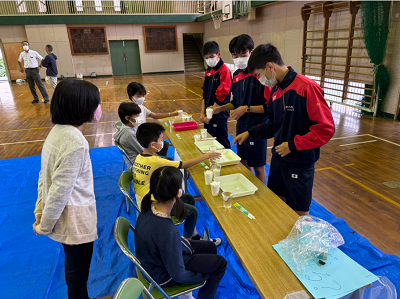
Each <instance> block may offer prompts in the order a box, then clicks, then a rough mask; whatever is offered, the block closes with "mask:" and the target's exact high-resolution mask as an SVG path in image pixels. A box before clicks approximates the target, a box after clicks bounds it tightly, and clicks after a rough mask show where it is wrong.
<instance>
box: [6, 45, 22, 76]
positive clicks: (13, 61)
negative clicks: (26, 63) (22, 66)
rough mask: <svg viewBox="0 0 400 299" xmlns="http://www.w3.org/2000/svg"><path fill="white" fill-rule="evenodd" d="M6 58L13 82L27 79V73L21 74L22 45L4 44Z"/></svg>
mask: <svg viewBox="0 0 400 299" xmlns="http://www.w3.org/2000/svg"><path fill="white" fill-rule="evenodd" d="M3 49H4V58H5V60H6V62H7V66H8V72H9V74H10V77H11V78H10V79H11V80H17V79H25V73H21V71H20V70H19V65H18V57H19V54H20V53H21V52H22V51H23V49H22V46H21V43H10V44H3Z"/></svg>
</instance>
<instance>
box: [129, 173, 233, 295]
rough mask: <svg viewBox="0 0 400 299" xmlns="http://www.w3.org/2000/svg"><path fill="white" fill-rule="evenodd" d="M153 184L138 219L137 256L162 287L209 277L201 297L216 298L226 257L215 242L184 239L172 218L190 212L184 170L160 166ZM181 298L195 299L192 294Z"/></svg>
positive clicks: (200, 291)
mask: <svg viewBox="0 0 400 299" xmlns="http://www.w3.org/2000/svg"><path fill="white" fill-rule="evenodd" d="M149 185H150V187H149V192H148V193H147V194H146V196H145V197H144V198H143V201H142V206H141V213H140V215H139V217H138V219H137V222H136V229H135V249H136V256H137V258H138V259H139V261H140V263H141V264H142V266H143V268H144V269H145V270H146V271H147V272H148V273H149V274H150V276H152V277H153V279H154V280H155V281H156V282H157V283H158V284H159V285H160V286H161V287H171V286H174V285H177V284H179V283H185V284H191V283H200V282H202V281H205V280H206V284H205V285H204V286H203V287H202V288H201V289H200V290H199V293H198V296H197V299H212V298H214V297H215V294H216V292H217V289H218V285H219V283H220V281H221V279H222V277H223V276H224V274H225V270H226V266H227V262H226V260H225V258H223V257H222V256H219V255H217V247H216V246H215V244H213V243H212V242H207V241H201V240H200V241H195V240H185V239H183V238H181V236H180V234H179V231H178V228H177V227H176V226H175V225H174V223H173V222H172V219H171V212H172V211H173V210H175V216H176V217H178V218H184V217H185V213H186V209H185V205H184V203H183V201H182V200H181V198H180V196H182V190H181V189H180V188H181V186H182V173H181V172H180V170H179V169H177V168H176V167H171V166H165V167H160V168H158V169H156V170H155V171H154V172H153V173H152V175H151V178H150V183H149ZM152 198H153V199H152ZM179 298H193V299H194V297H193V296H192V294H191V293H188V294H185V295H183V296H179Z"/></svg>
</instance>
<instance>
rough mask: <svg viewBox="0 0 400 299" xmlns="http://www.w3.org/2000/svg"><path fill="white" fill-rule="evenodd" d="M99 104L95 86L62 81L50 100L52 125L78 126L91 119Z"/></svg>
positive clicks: (84, 82) (79, 81)
mask: <svg viewBox="0 0 400 299" xmlns="http://www.w3.org/2000/svg"><path fill="white" fill-rule="evenodd" d="M100 103H101V101H100V92H99V89H98V87H97V86H96V85H94V84H92V83H90V82H88V81H84V80H76V79H68V80H62V81H61V82H60V83H58V84H57V87H56V89H55V91H54V94H53V97H52V98H51V104H50V113H51V121H52V122H53V124H59V125H72V126H80V125H82V124H84V123H86V122H89V121H91V120H92V119H93V116H94V112H95V111H96V109H97V107H98V106H99V104H100Z"/></svg>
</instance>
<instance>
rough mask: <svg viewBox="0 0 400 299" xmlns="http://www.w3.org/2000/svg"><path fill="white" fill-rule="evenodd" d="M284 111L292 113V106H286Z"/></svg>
mask: <svg viewBox="0 0 400 299" xmlns="http://www.w3.org/2000/svg"><path fill="white" fill-rule="evenodd" d="M285 108H286V111H294V107H293V106H286V107H285Z"/></svg>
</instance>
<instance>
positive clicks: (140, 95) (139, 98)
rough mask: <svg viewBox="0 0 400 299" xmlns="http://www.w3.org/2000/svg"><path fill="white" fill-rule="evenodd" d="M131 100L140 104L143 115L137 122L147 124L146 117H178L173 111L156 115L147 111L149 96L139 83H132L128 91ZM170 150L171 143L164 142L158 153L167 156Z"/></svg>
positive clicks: (134, 130) (135, 128)
mask: <svg viewBox="0 0 400 299" xmlns="http://www.w3.org/2000/svg"><path fill="white" fill-rule="evenodd" d="M126 91H127V93H128V96H129V99H130V100H131V101H132V102H134V103H136V104H138V106H139V107H140V110H141V113H140V115H139V117H138V118H137V121H139V122H140V123H145V122H146V117H151V118H154V119H161V118H166V117H171V116H177V115H178V112H177V111H173V112H168V113H154V112H151V111H150V110H149V109H147V108H146V107H145V106H143V102H144V100H145V95H146V94H147V91H146V88H144V86H143V84H141V83H138V82H131V83H129V85H128V87H127V89H126ZM136 130H137V127H134V128H133V132H134V133H135V135H136ZM168 148H169V143H168V142H166V141H165V140H164V145H163V147H162V149H161V150H160V152H159V153H158V155H159V156H167V153H168Z"/></svg>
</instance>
